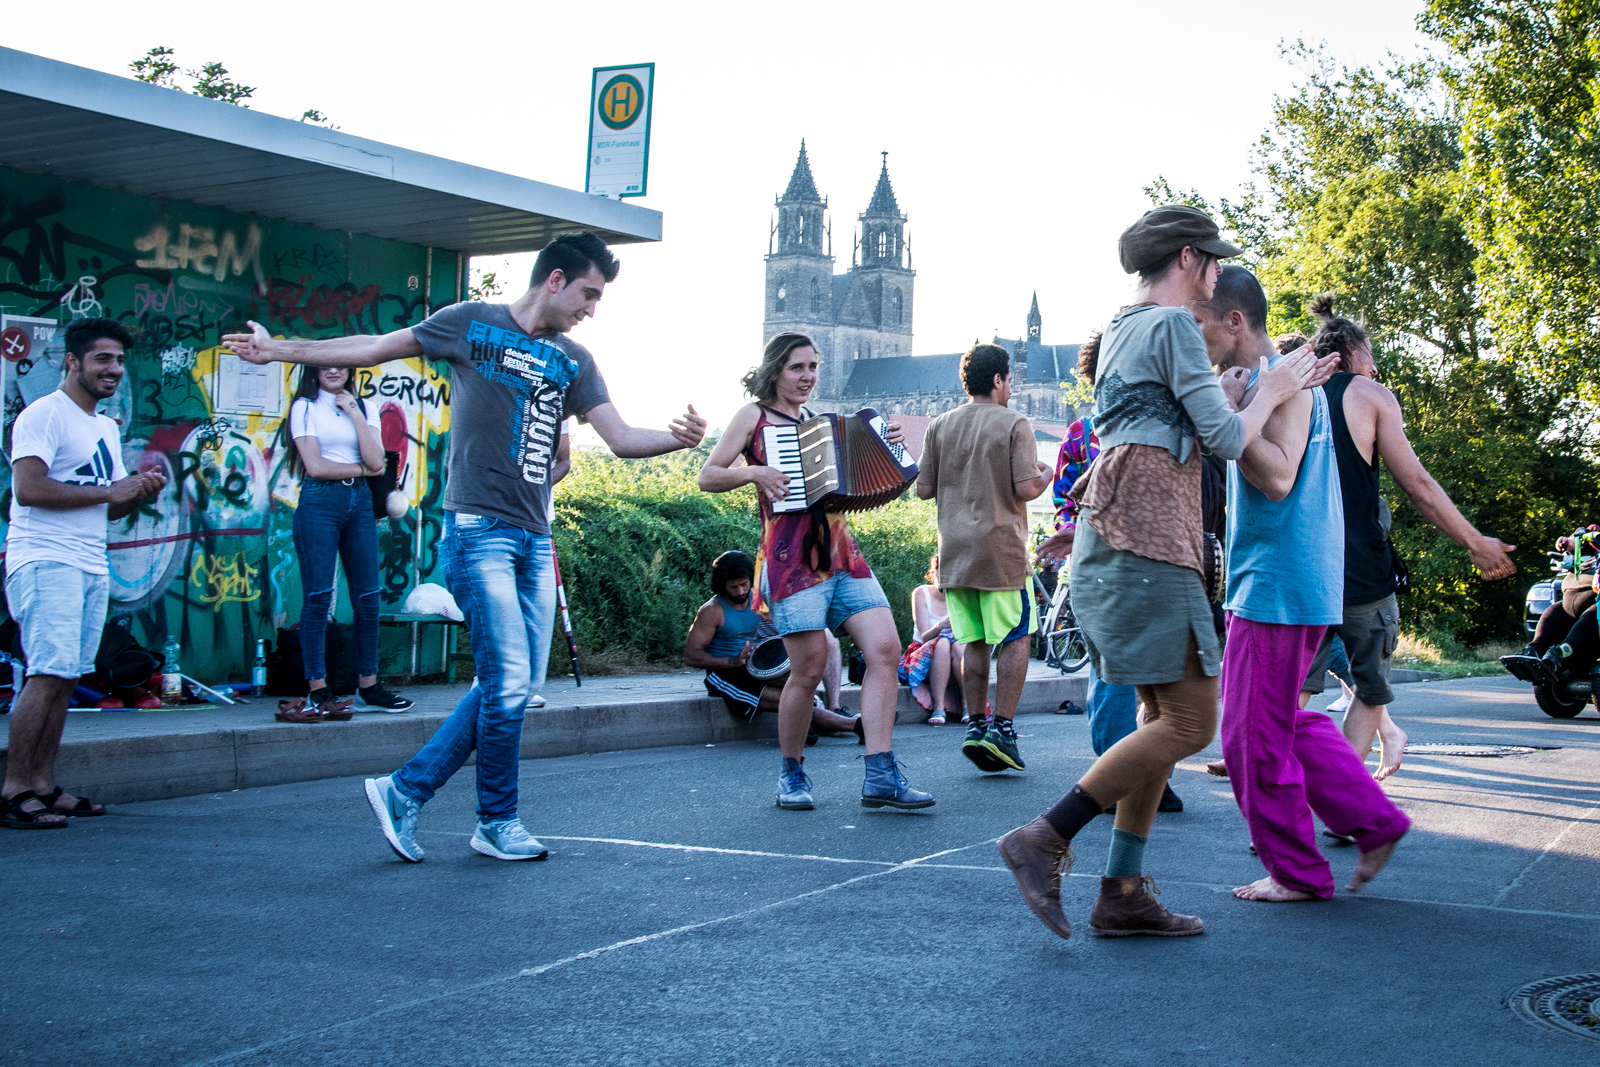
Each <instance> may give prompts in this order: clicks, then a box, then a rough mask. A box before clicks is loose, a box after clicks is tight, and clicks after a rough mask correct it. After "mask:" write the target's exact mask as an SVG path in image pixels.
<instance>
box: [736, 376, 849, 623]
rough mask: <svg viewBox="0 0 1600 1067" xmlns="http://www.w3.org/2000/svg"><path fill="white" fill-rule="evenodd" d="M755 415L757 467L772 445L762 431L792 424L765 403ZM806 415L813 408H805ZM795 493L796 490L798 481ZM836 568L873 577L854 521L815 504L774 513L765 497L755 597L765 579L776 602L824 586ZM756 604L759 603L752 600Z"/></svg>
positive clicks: (751, 456) (751, 455) (750, 454)
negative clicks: (852, 531) (852, 527)
mask: <svg viewBox="0 0 1600 1067" xmlns="http://www.w3.org/2000/svg"><path fill="white" fill-rule="evenodd" d="M760 411H761V417H760V418H758V419H757V420H756V428H755V432H754V433H752V434H751V435H750V444H749V447H747V448H746V449H745V451H744V458H745V462H746V463H749V464H750V465H751V466H753V467H765V466H767V446H766V442H765V441H764V440H762V433H761V431H762V430H764V429H765V428H766V427H768V426H783V425H790V420H788V419H787V418H786V417H785V416H784V415H782V414H781V413H779V414H778V415H777V417H776V418H770V417H769V416H770V415H771V414H773V413H772V412H770V411H769V410H768V409H767V408H766V407H765V406H762V407H761V408H760ZM805 414H806V415H807V417H809V416H810V413H809V412H806V413H805ZM789 491H790V492H794V491H795V487H794V486H793V485H791V486H790V488H789ZM835 571H839V572H843V573H845V574H848V575H850V577H852V578H871V577H872V568H871V567H869V566H867V559H866V557H865V556H863V555H862V554H861V548H860V546H859V545H857V544H856V539H855V538H854V537H851V536H850V522H849V520H848V519H847V518H846V517H845V515H844V513H843V512H828V513H823V512H820V511H817V510H816V509H812V510H808V511H790V512H785V513H783V514H779V515H774V514H773V513H772V508H771V507H769V506H768V504H767V502H766V501H764V500H763V501H762V502H761V547H760V549H759V550H758V551H757V552H756V582H755V592H754V593H753V596H754V597H756V598H762V593H761V589H762V584H763V581H762V579H763V578H764V579H765V585H766V588H767V590H768V592H769V593H770V594H771V595H770V597H765V598H762V599H767V600H771V601H778V600H783V599H784V598H785V597H791V596H793V595H794V594H796V593H799V592H803V591H804V590H807V589H810V588H811V587H812V586H814V585H820V584H821V583H823V582H825V581H827V580H828V579H829V578H831V577H833V574H834V572H835ZM751 606H752V607H754V606H755V605H753V604H752V605H751Z"/></svg>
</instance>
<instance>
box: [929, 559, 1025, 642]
mask: <svg viewBox="0 0 1600 1067" xmlns="http://www.w3.org/2000/svg"><path fill="white" fill-rule="evenodd" d="M944 596H945V601H946V603H948V604H949V605H950V631H951V633H953V634H955V638H956V642H957V643H958V644H963V645H970V644H976V643H977V642H979V641H982V642H983V643H984V644H987V645H1003V644H1007V643H1009V642H1011V641H1015V640H1017V638H1019V637H1027V636H1028V635H1029V634H1034V633H1038V632H1039V613H1038V612H1036V611H1034V610H1033V576H1032V575H1029V576H1028V584H1027V585H1025V586H1023V587H1022V588H1021V589H946V590H945V591H944Z"/></svg>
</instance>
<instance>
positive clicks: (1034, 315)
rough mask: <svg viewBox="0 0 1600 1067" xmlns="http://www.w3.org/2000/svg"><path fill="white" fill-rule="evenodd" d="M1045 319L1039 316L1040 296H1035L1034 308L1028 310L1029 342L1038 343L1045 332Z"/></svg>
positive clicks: (1036, 294) (1036, 293) (1035, 294)
mask: <svg viewBox="0 0 1600 1067" xmlns="http://www.w3.org/2000/svg"><path fill="white" fill-rule="evenodd" d="M1043 327H1044V319H1043V318H1041V317H1040V315H1039V294H1038V292H1037V291H1036V292H1035V293H1034V294H1033V307H1032V308H1030V309H1029V310H1028V340H1030V341H1033V342H1035V343H1038V342H1039V341H1040V334H1041V333H1042V332H1043Z"/></svg>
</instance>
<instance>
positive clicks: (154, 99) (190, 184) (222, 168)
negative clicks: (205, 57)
mask: <svg viewBox="0 0 1600 1067" xmlns="http://www.w3.org/2000/svg"><path fill="white" fill-rule="evenodd" d="M0 164H5V165H7V166H11V167H15V168H17V169H18V170H25V171H32V172H35V173H42V174H52V175H56V176H58V177H62V178H71V179H75V180H78V181H85V182H90V183H92V184H95V185H102V186H107V187H109V188H113V189H123V190H126V191H128V192H131V193H138V194H140V195H143V196H155V197H165V198H172V199H178V200H189V201H193V202H195V203H198V204H207V205H210V206H213V207H222V208H227V209H229V210H232V211H239V212H243V213H246V214H253V215H262V216H266V217H269V218H276V219H284V220H286V221H289V222H297V223H302V224H304V225H308V226H316V227H320V228H322V229H327V230H352V231H355V232H357V233H363V234H368V235H371V236H373V237H383V238H388V239H391V240H396V241H406V242H409V243H411V244H418V245H428V246H432V247H435V248H444V249H449V250H451V251H455V252H465V253H468V254H471V255H485V254H505V253H510V252H525V251H530V250H532V249H536V248H540V247H543V245H544V244H545V243H547V242H548V241H549V240H550V239H551V238H553V237H555V236H556V235H557V234H559V233H563V232H566V231H569V230H574V229H586V230H593V231H594V232H595V233H597V234H599V235H600V236H601V237H603V238H604V239H605V240H606V241H607V242H609V243H612V244H626V243H631V242H636V241H659V240H660V239H661V213H660V212H659V211H651V210H650V209H648V208H642V207H638V206H636V205H633V204H624V203H622V202H620V201H616V200H608V199H605V198H602V197H597V196H590V195H588V194H586V193H581V192H578V191H577V190H574V189H563V188H561V187H559V186H555V185H546V184H545V183H543V182H536V181H532V180H530V179H527V178H519V177H516V176H515V175H511V174H505V173H502V172H500V171H493V170H488V169H485V168H483V167H475V166H471V165H469V164H466V163H459V162H456V161H454V160H449V159H444V158H441V157H439V156H433V155H428V154H426V153H423V152H414V151H411V150H410V149H406V148H398V147H395V146H394V145H387V144H382V143H380V142H378V141H370V140H367V139H366V138H364V137H355V136H352V135H351V134H348V133H342V132H340V131H338V130H329V129H325V128H323V127H321V126H313V125H310V124H308V123H303V122H297V121H295V120H293V119H285V118H279V117H277V116H275V115H267V114H264V113H262V112H259V111H251V110H249V109H247V108H243V107H237V106H235V105H233V104H227V103H224V102H222V101H220V100H207V99H204V98H202V97H198V96H193V95H191V94H189V93H185V92H180V91H178V90H174V89H166V88H162V87H161V86H157V85H147V84H145V83H143V82H140V81H135V80H134V79H132V78H122V77H118V76H117V75H114V74H106V73H103V72H101V71H96V70H89V69H87V68H84V67H78V66H74V65H72V64H70V63H61V62H58V61H56V60H53V59H46V58H44V57H42V56H36V55H33V54H31V53H28V52H19V51H17V50H15V49H11V48H3V47H0Z"/></svg>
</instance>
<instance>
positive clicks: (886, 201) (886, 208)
mask: <svg viewBox="0 0 1600 1067" xmlns="http://www.w3.org/2000/svg"><path fill="white" fill-rule="evenodd" d="M864 214H865V215H893V216H896V217H898V216H899V214H900V205H899V204H898V203H896V202H895V199H894V187H893V186H891V185H890V184H889V153H887V152H885V153H884V154H883V169H882V170H881V171H879V172H878V187H877V188H876V189H874V190H873V191H872V203H870V204H868V205H867V210H866V212H865V213H864Z"/></svg>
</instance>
